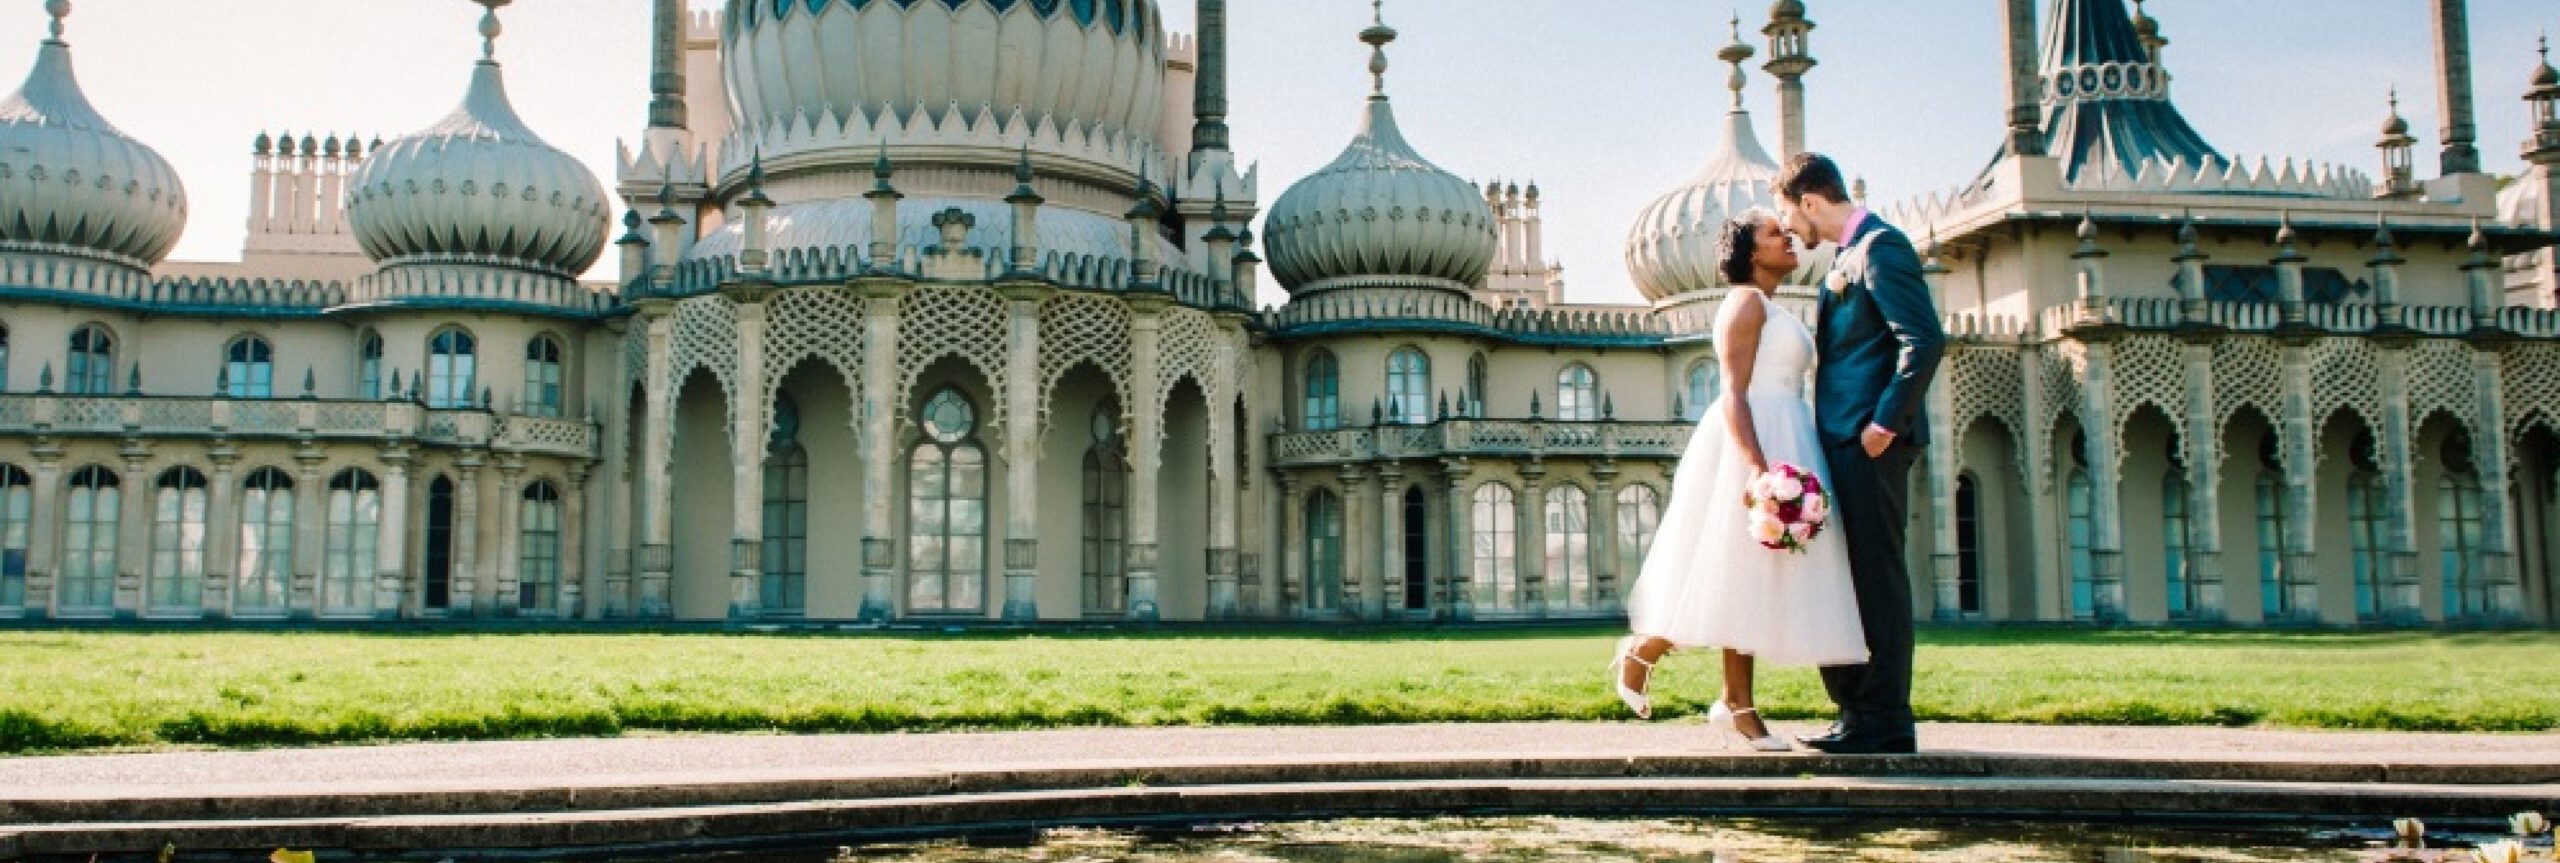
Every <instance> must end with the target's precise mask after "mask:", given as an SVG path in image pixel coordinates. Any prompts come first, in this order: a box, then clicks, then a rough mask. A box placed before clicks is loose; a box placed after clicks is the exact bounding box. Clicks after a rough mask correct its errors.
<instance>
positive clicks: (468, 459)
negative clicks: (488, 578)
mask: <svg viewBox="0 0 2560 863" xmlns="http://www.w3.org/2000/svg"><path fill="white" fill-rule="evenodd" d="M453 470H454V478H453V585H452V587H451V588H449V589H448V590H447V591H446V598H445V614H446V616H448V617H470V616H472V615H473V614H476V613H478V612H479V610H480V453H479V452H478V451H470V450H466V451H464V452H463V453H462V455H461V457H459V458H456V459H454V462H453Z"/></svg>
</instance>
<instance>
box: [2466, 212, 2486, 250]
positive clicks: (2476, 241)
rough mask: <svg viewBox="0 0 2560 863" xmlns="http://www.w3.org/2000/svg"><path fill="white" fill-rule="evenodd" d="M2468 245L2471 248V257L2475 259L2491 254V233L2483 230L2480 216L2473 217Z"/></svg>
mask: <svg viewBox="0 0 2560 863" xmlns="http://www.w3.org/2000/svg"><path fill="white" fill-rule="evenodd" d="M2466 244H2467V245H2469V246H2470V247H2471V256H2472V257H2473V258H2475V259H2478V258H2481V257H2483V256H2485V255H2487V254H2488V253H2489V233H2488V232H2487V231H2485V230H2482V229H2481V227H2480V217H2479V216H2473V217H2471V239H2470V240H2469V241H2468V242H2467V243H2466Z"/></svg>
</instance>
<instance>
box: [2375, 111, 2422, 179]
mask: <svg viewBox="0 0 2560 863" xmlns="http://www.w3.org/2000/svg"><path fill="white" fill-rule="evenodd" d="M2417 143H2418V139H2417V138H2414V137H2411V136H2410V135H2409V121H2408V119H2407V118H2404V117H2401V116H2400V88H2399V87H2396V86H2395V87H2392V88H2391V116H2390V117H2388V118H2385V119H2384V120H2383V121H2382V138H2381V139H2380V140H2378V141H2375V142H2374V145H2373V146H2374V148H2375V149H2378V150H2381V151H2382V191H2381V196H2382V197H2385V198H2402V197H2408V196H2410V195H2412V194H2414V193H2416V192H2417V190H2418V184H2417V172H2416V169H2415V168H2414V166H2413V165H2412V162H2411V158H2410V154H2411V151H2412V150H2413V149H2414V148H2415V147H2416V145H2417Z"/></svg>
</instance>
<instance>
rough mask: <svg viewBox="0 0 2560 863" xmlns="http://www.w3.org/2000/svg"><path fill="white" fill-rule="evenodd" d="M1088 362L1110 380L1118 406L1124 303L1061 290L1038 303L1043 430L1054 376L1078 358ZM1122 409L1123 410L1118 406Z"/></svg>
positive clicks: (1122, 386) (1124, 366)
mask: <svg viewBox="0 0 2560 863" xmlns="http://www.w3.org/2000/svg"><path fill="white" fill-rule="evenodd" d="M1086 362H1090V363H1092V364H1093V366H1094V368H1096V369H1100V370H1101V371H1102V374H1103V376H1104V377H1107V378H1110V379H1111V391H1112V393H1113V394H1114V395H1116V396H1117V397H1118V399H1119V403H1120V404H1121V405H1124V406H1126V405H1131V404H1133V403H1134V402H1135V399H1132V398H1131V397H1130V393H1129V307H1128V305H1127V304H1125V303H1122V302H1120V301H1118V300H1115V299H1111V298H1109V297H1101V296H1095V295H1093V294H1083V293H1062V294H1058V295H1056V296H1053V297H1050V298H1049V299H1048V300H1047V301H1046V302H1043V303H1041V304H1040V419H1039V423H1040V429H1041V432H1042V433H1043V434H1046V433H1047V432H1048V429H1049V409H1050V407H1051V406H1052V404H1053V403H1054V402H1055V399H1056V394H1057V388H1058V379H1060V378H1063V377H1066V375H1067V372H1068V370H1070V369H1073V368H1075V367H1076V365H1077V364H1078V363H1086ZM1123 413H1126V411H1125V410H1124V411H1123Z"/></svg>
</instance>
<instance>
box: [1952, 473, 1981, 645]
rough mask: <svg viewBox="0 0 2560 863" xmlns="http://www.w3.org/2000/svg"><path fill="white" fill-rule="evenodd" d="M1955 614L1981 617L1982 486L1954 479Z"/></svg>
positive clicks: (1970, 479) (1967, 477)
mask: <svg viewBox="0 0 2560 863" xmlns="http://www.w3.org/2000/svg"><path fill="white" fill-rule="evenodd" d="M1956 611H1958V612H1959V613H1962V614H1981V613H1982V484H1981V483H1978V482H1975V481H1974V479H1973V475H1972V474H1969V473H1968V474H1959V475H1958V476H1957V477H1956Z"/></svg>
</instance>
